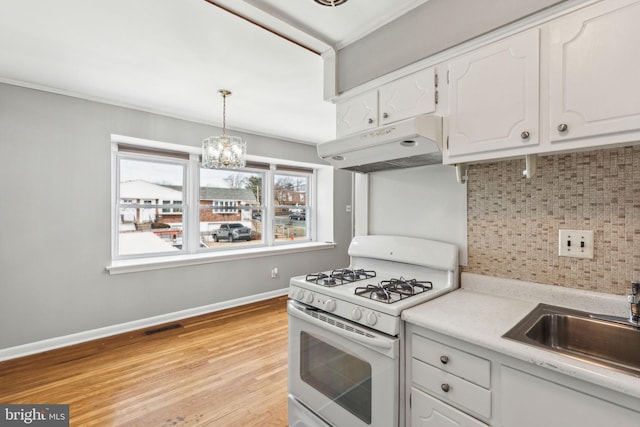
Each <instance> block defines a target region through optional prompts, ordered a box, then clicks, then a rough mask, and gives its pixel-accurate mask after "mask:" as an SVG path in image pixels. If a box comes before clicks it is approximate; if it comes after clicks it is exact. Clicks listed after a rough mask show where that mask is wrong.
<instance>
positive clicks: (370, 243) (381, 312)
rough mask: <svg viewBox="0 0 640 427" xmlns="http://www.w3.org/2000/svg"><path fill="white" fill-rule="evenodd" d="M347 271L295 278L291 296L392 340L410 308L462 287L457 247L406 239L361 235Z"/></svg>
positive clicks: (352, 252) (354, 244)
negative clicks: (401, 315) (460, 284)
mask: <svg viewBox="0 0 640 427" xmlns="http://www.w3.org/2000/svg"><path fill="white" fill-rule="evenodd" d="M349 255H350V256H351V265H350V266H349V267H347V268H337V269H335V270H330V271H324V272H317V273H310V274H307V275H304V276H297V277H293V278H292V279H291V281H290V286H289V297H290V298H291V299H293V300H295V301H299V302H301V303H303V304H306V305H307V306H311V307H314V308H315V309H318V310H322V311H324V312H327V313H331V314H333V315H335V316H338V317H341V318H343V319H348V320H350V321H352V322H355V323H358V324H361V325H364V326H367V327H369V328H372V329H375V330H377V331H380V332H384V333H386V334H388V335H391V336H397V335H398V334H399V332H400V314H401V313H402V311H403V310H404V309H406V308H409V307H413V306H415V305H418V304H421V303H423V302H425V301H428V300H430V299H433V298H436V297H438V296H440V295H442V294H445V293H447V292H450V291H452V290H454V289H457V288H458V248H457V247H456V246H455V245H452V244H449V243H443V242H437V241H433V240H425V239H418V238H411V237H402V236H358V237H355V238H354V239H353V240H352V242H351V245H350V246H349Z"/></svg>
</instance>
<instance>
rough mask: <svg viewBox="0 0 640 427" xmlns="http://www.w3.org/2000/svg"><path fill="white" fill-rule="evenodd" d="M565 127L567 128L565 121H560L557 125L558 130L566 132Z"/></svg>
mask: <svg viewBox="0 0 640 427" xmlns="http://www.w3.org/2000/svg"><path fill="white" fill-rule="evenodd" d="M567 129H569V126H567V124H566V123H560V124H559V125H558V132H566V131H567Z"/></svg>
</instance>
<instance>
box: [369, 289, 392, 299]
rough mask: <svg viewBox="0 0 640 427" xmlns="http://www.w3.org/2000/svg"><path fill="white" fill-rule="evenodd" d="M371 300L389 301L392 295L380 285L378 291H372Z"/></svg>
mask: <svg viewBox="0 0 640 427" xmlns="http://www.w3.org/2000/svg"><path fill="white" fill-rule="evenodd" d="M369 286H371V285H369ZM371 299H374V300H377V301H389V300H390V299H391V294H390V293H389V291H388V290H386V289H385V288H384V287H383V286H382V285H378V287H377V289H374V290H372V291H371Z"/></svg>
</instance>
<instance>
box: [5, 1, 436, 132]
mask: <svg viewBox="0 0 640 427" xmlns="http://www.w3.org/2000/svg"><path fill="white" fill-rule="evenodd" d="M425 1H427V0H348V1H347V2H346V3H344V4H343V5H341V6H338V7H327V6H321V5H318V4H317V3H315V2H314V1H313V0H207V1H205V0H135V1H132V0H109V1H97V0H56V1H42V0H0V6H1V10H2V14H0V52H2V55H0V81H1V82H7V83H12V84H18V85H22V86H26V87H32V88H36V89H43V90H48V91H52V92H57V93H62V94H68V95H72V96H78V97H82V98H87V99H92V100H97V101H101V102H107V103H112V104H116V105H122V106H127V107H132V108H136V109H140V110H145V111H151V112H156V113H160V114H165V115H169V116H173V117H178V118H183V119H187V120H192V121H196V122H201V123H206V124H212V125H216V126H221V124H222V98H221V97H220V96H219V95H218V89H228V90H231V91H232V92H233V95H232V96H231V97H230V98H228V99H227V127H228V128H230V129H231V130H244V131H248V132H252V133H256V134H262V135H268V136H275V137H280V138H284V139H289V140H294V141H299V142H304V143H312V144H313V143H318V142H322V141H326V140H329V139H333V138H334V137H335V107H334V105H333V104H331V103H329V102H325V101H323V87H322V86H323V76H322V69H323V62H322V58H321V57H320V56H319V55H318V53H321V52H325V51H327V50H329V49H331V48H333V47H338V48H339V47H342V46H344V45H347V44H349V43H351V42H353V41H355V40H357V39H358V38H361V37H362V36H364V35H366V34H367V33H369V32H370V31H373V30H374V29H376V28H378V27H380V26H381V25H383V24H385V23H387V22H389V21H391V20H393V19H395V18H397V17H398V16H400V15H402V14H404V13H406V12H407V11H409V10H411V9H412V8H415V7H417V6H418V5H420V4H422V3H424V2H425ZM249 21H253V22H254V23H259V24H260V25H261V26H262V27H261V26H259V25H255V24H254V23H251V22H249ZM263 27H265V28H268V29H269V30H272V31H274V32H276V33H279V34H280V35H282V36H284V38H283V37H281V36H279V35H275V34H274V33H273V32H271V31H268V30H267V29H265V28H263ZM287 39H289V40H287ZM291 40H292V41H295V43H292V42H291ZM296 43H297V44H296ZM301 46H304V47H301ZM314 52H315V53H314Z"/></svg>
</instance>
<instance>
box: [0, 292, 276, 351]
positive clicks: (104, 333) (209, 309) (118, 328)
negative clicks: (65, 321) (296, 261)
mask: <svg viewBox="0 0 640 427" xmlns="http://www.w3.org/2000/svg"><path fill="white" fill-rule="evenodd" d="M287 292H288V288H284V289H278V290H275V291H270V292H264V293H261V294H257V295H251V296H248V297H243V298H237V299H233V300H230V301H224V302H219V303H215V304H210V305H205V306H202V307H195V308H190V309H187V310H181V311H176V312H173V313H167V314H161V315H158V316H153V317H148V318H146V319H140V320H134V321H131V322H126V323H120V324H118V325H113V326H106V327H104V328H98V329H92V330H90V331H83V332H78V333H75V334H70V335H64V336H61V337H56V338H49V339H46V340H42V341H36V342H33V343H29V344H23V345H18V346H15V347H8V348H4V349H0V362H2V361H5V360H9V359H15V358H18V357H23V356H29V355H31V354H36V353H42V352H45V351H49V350H54V349H56V348H60V347H66V346H69V345H73V344H80V343H83V342H87V341H91V340H96V339H99V338H105V337H109V336H112V335H117V334H122V333H125V332H129V331H135V330H137V329H144V328H148V327H149V326H155V325H160V324H163V323H168V322H174V321H176V320H182V319H186V318H189V317H194V316H199V315H201V314H207V313H213V312H215V311H220V310H224V309H227V308H232V307H238V306H241V305H245V304H250V303H253V302H258V301H264V300H267V299H270V298H275V297H279V296H282V295H286V294H287Z"/></svg>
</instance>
